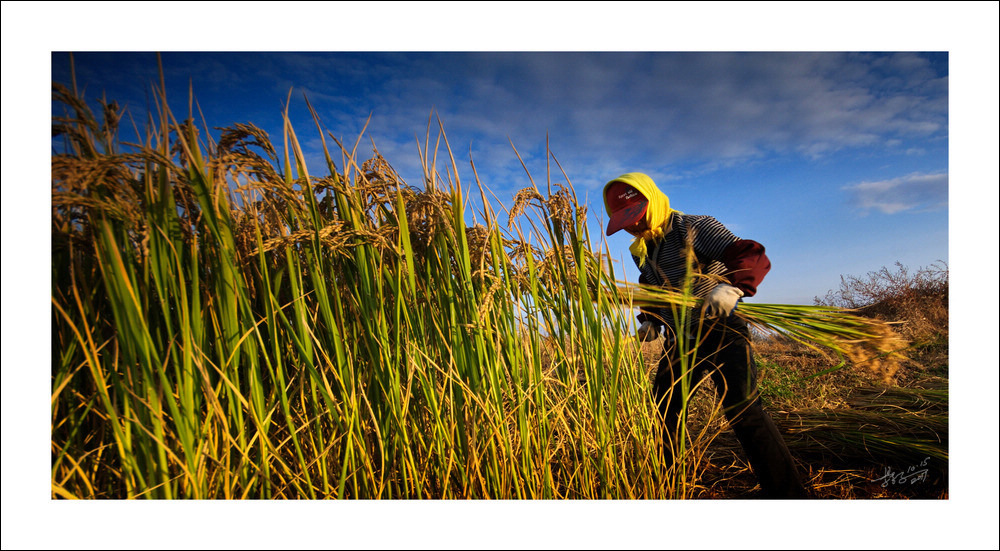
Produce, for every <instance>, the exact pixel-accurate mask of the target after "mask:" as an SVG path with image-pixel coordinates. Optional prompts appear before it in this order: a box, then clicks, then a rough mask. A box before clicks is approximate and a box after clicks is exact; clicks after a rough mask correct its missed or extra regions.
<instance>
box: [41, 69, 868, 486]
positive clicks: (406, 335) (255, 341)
mask: <svg viewBox="0 0 1000 551" xmlns="http://www.w3.org/2000/svg"><path fill="white" fill-rule="evenodd" d="M74 87H75V86H74ZM157 95H158V99H157V112H156V113H155V114H153V113H151V114H149V116H148V118H147V119H146V120H145V121H142V122H141V124H142V127H143V128H144V131H143V132H142V135H143V136H144V138H143V140H142V142H141V143H136V144H123V143H121V142H120V141H119V140H118V138H117V132H118V128H119V125H120V124H121V123H122V121H123V119H124V113H123V112H121V111H120V110H119V109H118V107H117V105H116V104H114V103H107V102H105V103H103V104H102V111H103V112H102V113H100V114H99V115H95V114H94V113H93V112H91V110H90V109H89V108H88V106H87V104H86V103H85V102H84V101H83V99H82V98H81V97H80V96H79V95H78V94H77V93H76V92H75V91H73V90H70V89H69V88H66V87H64V86H61V85H58V84H55V85H54V86H53V96H54V100H55V101H56V102H57V103H58V104H60V105H62V106H64V109H65V115H64V116H57V117H53V136H54V137H55V138H58V139H59V140H60V141H59V144H60V149H59V150H57V151H55V152H54V154H53V157H52V335H53V340H52V399H51V409H52V468H51V473H52V480H51V485H52V495H53V497H58V498H159V499H172V498H194V499H214V498H224V499H241V498H263V499H301V498H309V499H313V498H354V499H399V498H403V499H452V498H460V499H467V498H491V499H495V498H513V499H552V498H585V499H594V498H659V497H680V498H683V497H690V496H691V492H692V488H693V484H692V481H693V480H694V479H695V478H696V477H697V473H698V469H699V468H700V467H699V465H700V464H701V463H700V455H699V454H700V453H701V452H702V451H703V450H704V447H705V446H706V445H707V443H708V442H710V441H711V439H712V437H713V435H712V434H707V433H699V434H695V435H690V434H689V435H687V436H686V437H685V438H683V439H682V442H681V443H680V446H681V448H680V450H679V452H680V453H679V454H677V457H682V458H683V461H682V462H681V465H682V468H680V469H677V470H674V471H671V472H670V473H669V474H668V473H667V469H665V467H664V465H662V461H661V460H660V456H659V452H658V450H659V441H660V431H659V421H658V419H657V412H656V408H655V405H654V404H653V403H652V398H651V396H650V392H649V385H648V370H647V366H646V364H645V363H644V361H643V358H642V354H641V351H640V349H639V347H638V346H636V343H635V341H634V340H633V339H632V338H631V337H629V336H628V335H631V334H633V332H634V327H632V324H633V322H632V317H631V314H630V310H631V308H632V307H634V306H638V305H640V304H657V305H674V306H678V305H679V306H680V307H681V310H682V311H684V312H688V311H689V308H688V307H689V306H696V305H697V300H696V299H694V298H693V297H691V296H690V293H689V292H684V291H683V290H682V291H681V292H679V293H674V294H671V293H670V292H668V291H661V290H651V289H645V288H638V287H636V286H632V285H627V284H624V283H622V282H620V281H619V279H618V276H617V275H616V274H615V272H614V268H613V265H612V264H611V263H610V262H609V261H608V258H609V256H610V254H609V252H608V249H607V245H606V243H601V242H600V241H597V242H596V243H595V241H594V240H593V239H592V237H591V236H590V235H589V232H588V230H587V225H586V209H585V208H584V207H582V206H581V205H579V202H578V201H577V198H576V196H575V192H574V190H573V187H572V185H571V183H570V182H569V178H568V177H566V175H565V173H564V172H561V176H562V178H561V179H560V178H553V175H552V172H553V170H552V167H551V166H549V167H548V170H547V173H546V175H545V180H544V188H545V192H544V193H543V191H542V189H541V186H539V185H536V182H535V180H534V177H533V176H532V175H531V174H530V173H527V170H526V178H527V180H528V185H527V186H526V187H525V189H524V190H522V191H521V192H520V193H518V195H517V196H516V200H515V202H514V204H513V205H512V207H511V209H510V210H509V211H507V212H497V211H496V210H495V209H494V208H493V207H492V206H491V205H492V203H491V202H490V201H489V200H488V199H489V198H488V194H489V192H488V190H486V189H485V188H484V187H483V186H482V185H481V184H480V182H479V181H478V176H477V177H476V180H475V181H474V182H463V181H461V179H460V178H459V171H458V161H457V160H456V158H455V156H454V155H453V154H452V151H451V148H450V147H449V145H448V142H447V136H446V134H445V132H444V128H443V125H441V124H440V123H438V125H437V128H436V129H435V130H436V131H435V132H434V133H433V135H434V139H433V140H432V139H431V136H432V132H431V129H432V128H433V126H432V125H431V124H428V131H427V134H426V136H425V137H424V141H423V143H418V150H419V155H420V160H421V164H422V166H423V182H422V187H421V188H417V187H413V186H411V185H409V184H407V183H406V182H404V181H403V180H402V179H401V178H400V177H399V176H398V174H396V172H395V171H394V170H393V169H392V167H391V165H390V164H389V163H388V162H387V161H386V160H385V159H384V158H383V157H382V156H381V155H380V154H379V153H378V151H377V149H374V148H373V150H372V153H371V157H370V158H368V159H367V160H362V157H361V156H360V154H359V148H360V146H361V142H362V139H363V134H364V132H363V131H362V136H358V138H357V139H356V140H355V141H354V142H353V143H350V142H345V141H344V140H342V139H338V138H336V137H335V136H334V134H333V133H331V132H329V131H328V130H326V129H325V128H324V127H323V125H322V121H321V119H320V117H319V116H318V115H317V114H316V113H315V112H313V113H312V115H313V118H314V120H315V122H316V131H317V133H318V134H319V136H320V137H321V138H322V143H323V151H324V164H325V168H326V171H325V174H324V175H323V176H319V177H317V176H316V175H311V174H310V173H309V170H308V168H307V165H306V161H305V156H304V154H303V152H302V148H301V146H300V145H299V138H298V134H297V132H296V130H295V129H293V128H292V125H291V123H290V122H289V117H288V113H287V112H286V113H285V114H284V115H285V116H284V121H285V124H284V128H283V132H282V136H281V143H282V144H283V147H281V148H277V147H275V145H274V143H273V142H272V140H271V137H270V136H268V135H267V133H265V132H264V131H263V130H261V129H260V128H257V127H255V126H254V125H252V124H237V125H233V126H231V127H229V128H225V129H222V132H221V134H220V137H219V138H218V141H215V140H213V139H212V138H211V135H210V134H209V133H208V132H207V131H205V132H202V131H201V130H199V128H198V126H197V124H196V123H195V122H194V121H195V118H194V113H193V109H192V113H189V115H188V117H187V118H186V119H185V120H183V121H178V120H177V119H176V118H175V116H174V114H173V113H172V112H171V111H170V109H169V108H168V106H167V101H166V97H165V94H164V92H163V87H162V83H161V85H160V88H159V89H158V91H157ZM192 103H193V102H192ZM310 110H311V107H310ZM129 122H130V123H131V124H132V125H133V126H135V127H136V128H137V129H138V128H139V124H140V123H137V122H136V121H132V120H130V121H129ZM514 154H515V155H516V154H517V152H516V149H515V151H514ZM547 159H549V160H551V161H553V162H555V165H556V167H558V162H557V161H555V157H554V156H552V155H551V153H548V156H547ZM470 165H471V167H472V169H473V171H475V165H474V164H472V162H471V160H470ZM439 167H440V168H439ZM558 168H559V170H560V171H561V167H558ZM471 194H478V196H479V198H480V199H481V204H482V207H481V209H480V211H479V212H477V213H475V217H476V219H477V220H479V221H480V222H479V223H478V224H473V225H471V226H470V225H468V224H467V223H466V211H467V205H468V204H469V198H470V195H471ZM501 209H503V207H501ZM803 308H804V307H803ZM741 311H742V314H743V315H745V316H747V317H748V319H750V320H751V321H752V322H757V323H760V324H762V325H766V326H768V327H777V328H779V330H782V331H785V332H788V334H790V335H791V336H793V337H795V338H801V339H803V340H805V341H808V342H816V341H819V342H821V343H822V344H827V345H833V346H840V347H841V348H840V349H841V350H843V351H844V352H845V353H847V352H850V351H851V350H854V349H855V348H856V347H857V346H861V345H865V344H866V343H871V342H875V340H877V338H878V335H877V334H876V333H877V331H874V330H872V326H867V325H866V326H854V325H852V324H851V323H848V321H850V319H849V318H845V317H843V316H842V315H841V314H828V313H822V314H820V311H819V310H810V311H809V312H811V313H807V312H806V311H804V310H795V309H788V308H770V309H769V308H767V307H765V306H761V305H757V306H754V305H746V306H745V307H741ZM824 312H826V311H824ZM830 316H832V317H830ZM845 320H846V321H845ZM831 335H833V336H831ZM824 339H825V340H824ZM848 345H849V346H848ZM690 352H691V354H692V360H691V361H692V362H694V361H696V359H695V358H694V356H693V354H694V353H695V352H696V351H690ZM696 388H697V384H696V382H694V383H692V382H690V381H689V382H688V383H686V384H685V386H684V388H682V389H681V391H682V392H683V393H684V395H685V396H689V395H691V394H693V393H694V392H695V391H696Z"/></svg>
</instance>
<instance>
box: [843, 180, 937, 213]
mask: <svg viewBox="0 0 1000 551" xmlns="http://www.w3.org/2000/svg"><path fill="white" fill-rule="evenodd" d="M842 189H843V190H845V191H847V192H848V194H849V201H850V203H851V204H852V205H853V206H855V207H856V208H858V209H860V210H861V211H863V212H865V213H867V212H869V211H871V210H878V211H881V212H883V213H885V214H896V213H899V212H903V211H908V210H917V209H920V210H937V209H941V208H945V207H947V205H948V173H947V172H935V173H929V174H928V173H913V174H910V175H907V176H903V177H901V178H893V179H891V180H879V181H874V182H861V183H859V184H854V185H850V186H846V187H844V188H842Z"/></svg>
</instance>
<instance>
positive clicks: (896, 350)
mask: <svg viewBox="0 0 1000 551" xmlns="http://www.w3.org/2000/svg"><path fill="white" fill-rule="evenodd" d="M619 288H620V289H621V291H622V294H623V295H625V296H627V295H629V294H630V295H631V297H632V301H633V304H635V305H636V306H651V307H661V308H662V307H666V308H670V307H674V308H684V309H685V310H687V309H697V308H698V307H699V306H700V305H701V300H700V299H697V298H695V297H692V296H688V295H685V294H684V293H681V292H678V291H674V290H669V289H655V288H651V287H648V286H638V285H629V284H624V283H619ZM736 314H737V315H739V316H740V317H742V318H743V319H745V320H746V321H747V322H748V323H749V324H750V325H751V326H752V327H754V328H755V329H757V330H758V331H760V332H762V333H764V334H778V335H781V336H784V337H787V338H790V339H792V340H794V341H796V342H799V343H802V344H804V345H806V346H808V347H810V348H813V349H817V350H818V349H822V348H826V349H829V350H831V351H833V352H835V353H837V354H839V355H841V356H843V357H845V359H846V360H850V361H851V362H852V363H854V364H855V365H866V366H867V367H869V368H870V369H872V370H873V371H875V372H877V373H880V374H881V375H882V376H883V377H884V378H885V379H886V380H891V378H892V376H893V375H894V374H895V372H896V370H897V369H898V368H899V362H900V361H902V360H903V359H905V356H904V355H903V352H904V351H905V350H906V349H907V347H908V343H906V342H905V340H904V339H902V338H901V337H899V335H898V334H897V333H895V332H894V331H893V330H892V327H891V324H890V323H887V322H884V321H881V320H877V319H873V318H866V317H862V316H859V315H856V314H855V313H853V311H851V310H847V309H841V308H833V307H829V306H803V305H792V304H758V303H754V302H741V303H740V304H739V306H738V307H737V309H736ZM844 365H846V363H844V362H842V363H841V364H840V366H838V367H843V366H844Z"/></svg>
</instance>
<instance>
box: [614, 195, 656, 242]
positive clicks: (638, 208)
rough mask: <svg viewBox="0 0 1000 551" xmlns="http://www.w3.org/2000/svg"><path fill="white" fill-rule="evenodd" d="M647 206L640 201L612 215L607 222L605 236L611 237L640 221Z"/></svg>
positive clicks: (644, 202) (646, 203)
mask: <svg viewBox="0 0 1000 551" xmlns="http://www.w3.org/2000/svg"><path fill="white" fill-rule="evenodd" d="M648 204H649V203H648V202H647V201H642V202H639V203H636V204H634V205H631V206H628V207H625V208H623V209H621V210H617V211H615V212H614V213H612V214H611V218H610V219H609V220H608V231H607V234H608V235H612V234H614V233H617V232H618V231H620V230H621V229H623V228H627V227H629V226H631V225H633V224H636V223H637V222H639V221H640V220H642V218H643V217H644V216H645V215H646V206H647V205H648Z"/></svg>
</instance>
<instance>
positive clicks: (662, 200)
mask: <svg viewBox="0 0 1000 551" xmlns="http://www.w3.org/2000/svg"><path fill="white" fill-rule="evenodd" d="M615 182H623V183H625V184H628V185H630V186H632V187H634V188H635V189H637V190H639V193H641V194H642V195H643V196H644V197H645V198H646V200H648V201H649V205H647V206H646V217H645V220H646V225H648V226H649V229H648V230H646V231H645V232H643V233H642V234H641V235H639V236H637V237H636V238H635V240H634V241H632V244H631V245H630V246H629V248H628V250H629V251H631V252H632V254H634V255H635V256H636V257H638V258H639V267H642V265H643V264H645V263H646V256H647V255H648V252H647V250H646V240H653V239H659V238H661V237H663V235H664V234H665V233H667V232H668V231H670V230H669V228H670V226H669V224H670V214H671V213H672V212H674V211H673V209H671V208H670V199H668V198H667V196H666V195H665V194H664V193H663V192H662V191H660V188H658V187H656V184H655V183H654V182H653V179H652V178H650V177H649V176H646V175H645V174H643V173H641V172H629V173H628V174H622V175H621V176H619V177H617V178H615V179H614V180H611V181H610V182H608V183H607V184H605V186H604V209H605V210H608V199H607V191H608V186H610V185H611V184H613V183H615Z"/></svg>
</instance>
